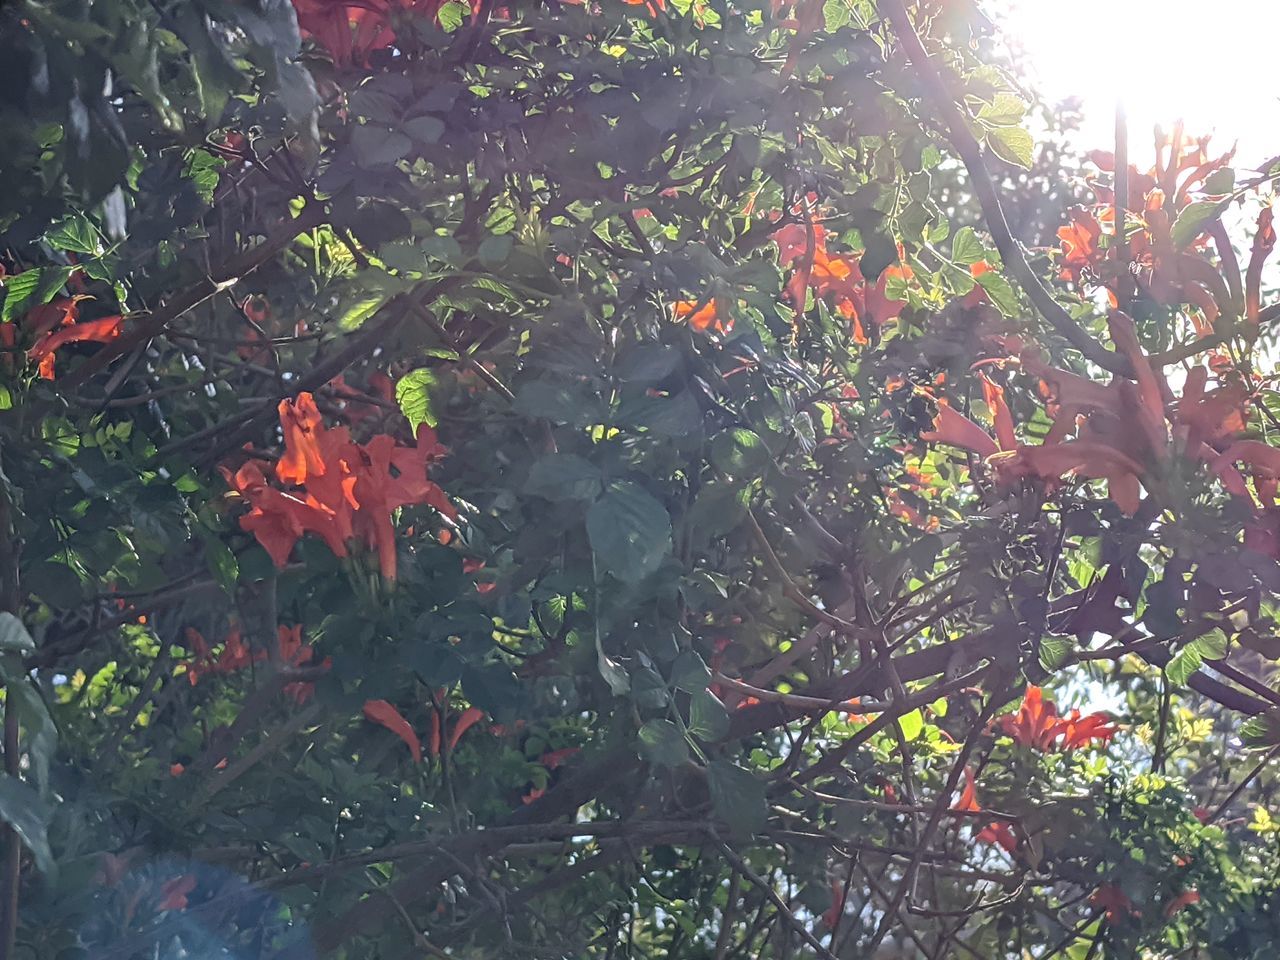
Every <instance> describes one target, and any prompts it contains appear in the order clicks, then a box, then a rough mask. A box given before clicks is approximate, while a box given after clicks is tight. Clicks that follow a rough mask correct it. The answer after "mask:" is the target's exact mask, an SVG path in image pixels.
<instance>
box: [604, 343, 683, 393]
mask: <svg viewBox="0 0 1280 960" xmlns="http://www.w3.org/2000/svg"><path fill="white" fill-rule="evenodd" d="M679 366H680V351H679V350H677V349H676V348H675V347H671V346H668V345H667V344H665V343H642V344H640V345H639V346H637V347H633V348H632V349H631V350H629V351H627V352H626V353H624V354H623V355H622V356H621V357H620V358H619V359H618V363H617V365H616V366H615V368H614V372H615V373H616V374H617V376H618V378H619V379H621V380H626V381H628V382H630V383H657V382H658V381H660V380H665V379H666V378H667V377H669V376H671V374H673V373H675V371H676V369H677V368H678V367H679Z"/></svg>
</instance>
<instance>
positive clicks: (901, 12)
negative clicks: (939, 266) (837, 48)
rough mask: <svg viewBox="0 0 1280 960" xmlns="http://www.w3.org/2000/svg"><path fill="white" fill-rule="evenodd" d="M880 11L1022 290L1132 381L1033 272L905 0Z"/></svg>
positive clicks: (1123, 364) (1098, 359) (1083, 346)
mask: <svg viewBox="0 0 1280 960" xmlns="http://www.w3.org/2000/svg"><path fill="white" fill-rule="evenodd" d="M880 9H881V10H882V11H884V13H885V15H886V16H887V17H888V18H889V21H890V23H892V24H893V29H894V32H895V33H897V35H898V40H899V41H900V42H901V43H902V46H903V48H904V49H905V50H906V54H907V57H908V59H909V60H910V61H911V62H912V63H913V64H914V65H915V67H916V70H917V71H918V73H919V77H920V81H921V83H922V84H923V85H924V88H925V90H926V91H927V93H928V96H929V98H930V99H931V101H932V102H933V106H934V107H936V108H937V110H938V112H939V113H941V114H942V119H943V121H944V123H945V124H946V126H947V129H948V130H949V132H950V136H949V138H948V139H949V140H950V141H951V144H952V146H954V147H955V149H956V152H957V153H958V154H960V159H961V160H963V161H964V165H965V168H966V169H967V170H968V171H969V178H970V180H972V181H973V191H974V193H975V194H976V195H977V197H978V202H979V204H980V205H981V207H982V214H983V218H984V219H985V220H986V224H987V229H988V230H989V231H990V232H991V238H992V240H994V241H995V245H996V249H997V250H998V251H1000V257H1001V259H1003V260H1004V263H1005V265H1006V266H1007V267H1008V268H1009V271H1010V272H1011V273H1012V274H1013V276H1014V278H1015V279H1016V280H1017V281H1018V285H1019V286H1021V287H1022V289H1023V290H1024V291H1025V292H1026V294H1027V297H1028V298H1029V299H1030V300H1031V303H1032V305H1033V306H1034V307H1035V308H1036V310H1037V312H1039V314H1040V316H1042V317H1043V318H1044V319H1045V321H1046V322H1047V323H1048V324H1049V326H1051V327H1052V328H1053V329H1054V331H1056V332H1057V333H1058V335H1059V336H1061V337H1063V338H1064V339H1065V340H1067V341H1068V342H1069V343H1070V344H1071V345H1072V346H1073V347H1075V348H1076V349H1077V350H1079V351H1080V352H1081V353H1082V354H1084V356H1085V357H1086V358H1087V359H1089V360H1091V361H1092V362H1094V363H1096V364H1097V365H1098V366H1100V367H1102V368H1103V369H1104V370H1107V371H1109V372H1111V373H1114V374H1118V375H1120V376H1126V377H1127V376H1130V375H1131V373H1132V369H1131V367H1130V364H1129V362H1128V360H1127V359H1126V358H1125V357H1123V356H1121V355H1120V354H1118V353H1114V352H1113V351H1111V350H1108V349H1106V348H1105V347H1103V346H1102V344H1100V343H1098V341H1097V340H1094V339H1093V337H1091V336H1090V335H1089V334H1088V333H1087V332H1086V331H1085V330H1083V329H1082V328H1081V327H1080V325H1079V324H1077V323H1076V322H1075V321H1074V320H1073V319H1071V316H1070V314H1068V313H1067V311H1066V310H1065V309H1063V307H1062V305H1061V304H1060V303H1058V301H1056V300H1055V299H1053V294H1052V293H1050V292H1049V288H1048V287H1046V286H1045V285H1044V283H1043V282H1042V281H1041V280H1040V278H1039V276H1037V275H1036V272H1035V271H1034V270H1032V269H1031V265H1030V264H1029V263H1028V262H1027V258H1026V255H1025V254H1024V253H1023V251H1022V247H1021V245H1020V244H1019V243H1018V241H1017V240H1016V239H1015V238H1014V236H1013V233H1012V231H1010V229H1009V222H1008V220H1006V219H1005V215H1004V207H1003V206H1002V205H1001V203H1000V197H999V195H998V194H997V193H996V185H995V181H994V180H993V179H992V177H991V171H990V170H988V169H987V163H986V160H985V159H984V158H983V156H982V147H981V146H980V145H979V144H978V141H977V139H976V138H975V137H974V136H973V134H972V133H971V132H970V131H969V124H968V121H967V120H966V119H965V117H964V115H963V114H962V113H961V112H960V108H959V107H957V106H956V103H955V100H954V99H952V96H951V93H950V92H949V91H948V90H947V86H946V84H945V83H944V82H943V80H942V76H941V75H940V74H939V73H938V70H937V68H936V67H935V66H934V63H933V60H932V59H931V58H930V56H929V54H928V53H927V52H926V51H925V49H924V44H923V43H921V42H920V37H919V36H918V35H917V34H916V31H915V27H914V26H912V24H911V17H910V15H909V14H908V13H907V8H906V6H905V5H904V4H903V2H902V0H881V3H880Z"/></svg>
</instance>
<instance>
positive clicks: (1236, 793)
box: [1205, 744, 1280, 825]
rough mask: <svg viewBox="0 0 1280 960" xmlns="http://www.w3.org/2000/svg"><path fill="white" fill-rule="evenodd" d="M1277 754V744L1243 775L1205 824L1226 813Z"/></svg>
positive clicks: (1279, 746)
mask: <svg viewBox="0 0 1280 960" xmlns="http://www.w3.org/2000/svg"><path fill="white" fill-rule="evenodd" d="M1277 754H1280V744H1277V745H1276V746H1274V747H1272V748H1271V749H1270V750H1268V751H1267V753H1266V756H1264V757H1263V758H1262V759H1261V760H1259V761H1258V764H1257V766H1255V767H1254V768H1253V769H1252V770H1250V771H1249V772H1248V773H1247V774H1245V777H1244V779H1243V780H1241V781H1240V783H1239V784H1237V785H1236V788H1235V789H1234V790H1232V791H1231V792H1230V793H1229V794H1227V799H1225V800H1223V801H1222V803H1220V804H1218V807H1217V809H1216V810H1214V811H1213V813H1211V814H1209V819H1208V820H1206V821H1205V824H1206V825H1208V824H1210V823H1213V822H1214V821H1215V820H1217V819H1218V818H1219V817H1221V816H1222V815H1223V814H1224V813H1226V812H1227V809H1228V808H1229V807H1230V806H1231V804H1233V803H1235V802H1236V800H1237V799H1238V798H1239V797H1240V794H1242V793H1244V791H1245V789H1246V788H1247V787H1248V786H1249V784H1251V783H1253V781H1254V780H1255V779H1257V777H1258V774H1260V773H1261V772H1262V771H1263V770H1264V769H1265V768H1266V766H1267V764H1268V763H1270V762H1271V761H1272V760H1274V759H1275V758H1276V756H1277Z"/></svg>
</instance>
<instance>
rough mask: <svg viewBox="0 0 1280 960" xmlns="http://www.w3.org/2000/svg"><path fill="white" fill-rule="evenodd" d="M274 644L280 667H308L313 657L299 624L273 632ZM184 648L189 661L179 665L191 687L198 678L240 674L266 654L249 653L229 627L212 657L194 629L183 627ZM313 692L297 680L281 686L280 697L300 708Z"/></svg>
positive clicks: (312, 686) (326, 663) (310, 685)
mask: <svg viewBox="0 0 1280 960" xmlns="http://www.w3.org/2000/svg"><path fill="white" fill-rule="evenodd" d="M276 644H277V647H276V649H277V652H278V654H279V659H280V663H281V664H282V665H283V666H285V667H287V668H290V669H294V670H296V669H298V668H299V667H304V666H306V665H307V664H309V663H311V661H312V659H314V657H315V648H314V647H312V646H311V644H309V643H306V642H304V641H303V639H302V624H300V623H295V624H294V625H293V626H292V627H286V626H285V625H284V624H283V623H282V624H280V625H279V626H278V627H277V628H276ZM187 646H188V647H189V649H190V650H191V657H190V658H189V659H188V660H187V661H186V662H185V663H184V664H183V666H184V667H186V671H187V680H188V682H190V684H191V685H192V686H193V687H194V686H195V685H196V684H198V683H199V682H200V678H201V677H203V676H207V675H210V674H215V675H216V674H231V673H236V672H237V671H240V670H243V669H244V668H245V667H247V666H249V665H250V664H254V663H261V662H262V661H264V660H266V659H267V651H266V650H251V649H250V647H249V645H248V644H247V643H245V642H244V638H243V636H242V635H241V633H240V628H239V627H232V628H231V631H230V632H229V633H228V634H227V636H226V637H225V638H224V639H223V641H222V649H221V650H220V651H218V653H217V654H216V655H215V654H214V652H213V648H212V647H211V646H210V644H209V642H208V641H207V640H205V638H204V637H203V636H202V635H201V633H200V631H199V630H197V629H195V627H187ZM329 663H330V661H329V659H328V658H327V657H326V658H325V660H324V662H323V663H322V664H320V666H321V667H323V668H325V669H327V668H328V666H329ZM314 692H315V684H313V683H309V682H307V681H305V680H297V681H294V682H293V683H288V684H285V686H284V695H285V696H287V697H289V698H290V699H292V700H293V701H294V702H295V703H297V704H304V703H306V702H307V701H308V700H310V699H311V695H312V694H313V693H314Z"/></svg>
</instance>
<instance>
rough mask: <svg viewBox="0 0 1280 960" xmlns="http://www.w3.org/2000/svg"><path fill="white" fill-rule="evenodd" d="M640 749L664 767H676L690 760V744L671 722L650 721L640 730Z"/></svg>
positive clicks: (651, 759)
mask: <svg viewBox="0 0 1280 960" xmlns="http://www.w3.org/2000/svg"><path fill="white" fill-rule="evenodd" d="M639 738H640V749H641V751H642V752H643V754H644V756H645V757H647V758H648V759H649V760H650V761H652V762H653V763H656V764H658V765H659V766H662V767H676V766H679V765H680V764H682V763H684V762H685V761H686V760H688V759H689V744H688V742H687V741H686V740H685V738H684V734H682V733H681V732H680V728H679V727H677V726H676V725H675V724H674V723H672V722H671V721H670V720H650V721H648V722H647V723H646V724H645V725H644V726H643V727H641V728H640V733H639Z"/></svg>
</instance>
